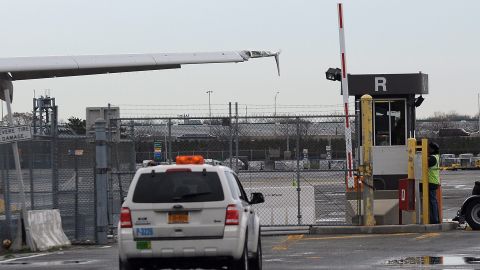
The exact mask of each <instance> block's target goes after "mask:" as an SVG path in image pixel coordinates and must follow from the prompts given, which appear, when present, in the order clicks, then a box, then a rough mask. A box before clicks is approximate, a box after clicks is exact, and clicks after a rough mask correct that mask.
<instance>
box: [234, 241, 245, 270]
mask: <svg viewBox="0 0 480 270" xmlns="http://www.w3.org/2000/svg"><path fill="white" fill-rule="evenodd" d="M247 243H248V241H247V239H245V244H244V245H243V253H242V257H240V259H238V260H233V261H232V262H231V265H230V268H229V269H231V270H248V244H247Z"/></svg>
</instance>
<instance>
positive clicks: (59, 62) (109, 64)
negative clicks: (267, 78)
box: [0, 51, 280, 81]
mask: <svg viewBox="0 0 480 270" xmlns="http://www.w3.org/2000/svg"><path fill="white" fill-rule="evenodd" d="M260 57H275V60H276V61H277V68H278V57H279V52H274V53H272V52H269V51H233V52H207V53H159V54H123V55H83V56H45V57H14V58H0V74H8V75H9V77H10V80H12V81H15V80H28V79H41V78H52V77H65V76H81V75H92V74H103V73H117V72H131V71H144V70H160V69H172V68H180V67H181V65H188V64H207V63H238V62H244V61H248V59H250V58H260ZM279 75H280V71H279Z"/></svg>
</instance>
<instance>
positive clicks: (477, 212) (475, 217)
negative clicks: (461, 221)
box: [465, 199, 480, 230]
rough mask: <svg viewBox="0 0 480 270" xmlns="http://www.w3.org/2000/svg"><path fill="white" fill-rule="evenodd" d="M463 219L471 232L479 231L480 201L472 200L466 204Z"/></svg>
mask: <svg viewBox="0 0 480 270" xmlns="http://www.w3.org/2000/svg"><path fill="white" fill-rule="evenodd" d="M465 219H466V220H467V223H468V225H470V227H472V229H473V230H480V199H477V200H473V201H471V202H470V203H469V204H468V206H467V211H466V212H465Z"/></svg>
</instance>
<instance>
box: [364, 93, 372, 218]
mask: <svg viewBox="0 0 480 270" xmlns="http://www.w3.org/2000/svg"><path fill="white" fill-rule="evenodd" d="M372 100H373V99H372V96H370V95H363V96H362V98H361V110H362V129H363V130H362V142H363V164H362V165H363V179H364V182H365V184H364V185H363V213H364V216H363V224H364V225H365V226H374V225H375V216H374V213H373V202H374V200H373V188H372V187H373V166H372V145H373V121H372V114H373V113H372V112H373V104H372V103H373V102H372Z"/></svg>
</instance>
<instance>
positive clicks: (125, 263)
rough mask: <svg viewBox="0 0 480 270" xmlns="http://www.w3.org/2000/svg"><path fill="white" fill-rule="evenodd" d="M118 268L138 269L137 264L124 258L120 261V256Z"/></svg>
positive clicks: (123, 269) (122, 269) (125, 269)
mask: <svg viewBox="0 0 480 270" xmlns="http://www.w3.org/2000/svg"><path fill="white" fill-rule="evenodd" d="M118 269H120V270H139V269H140V267H139V266H135V265H133V264H132V262H131V261H129V260H126V261H122V260H121V259H120V258H119V259H118Z"/></svg>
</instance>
